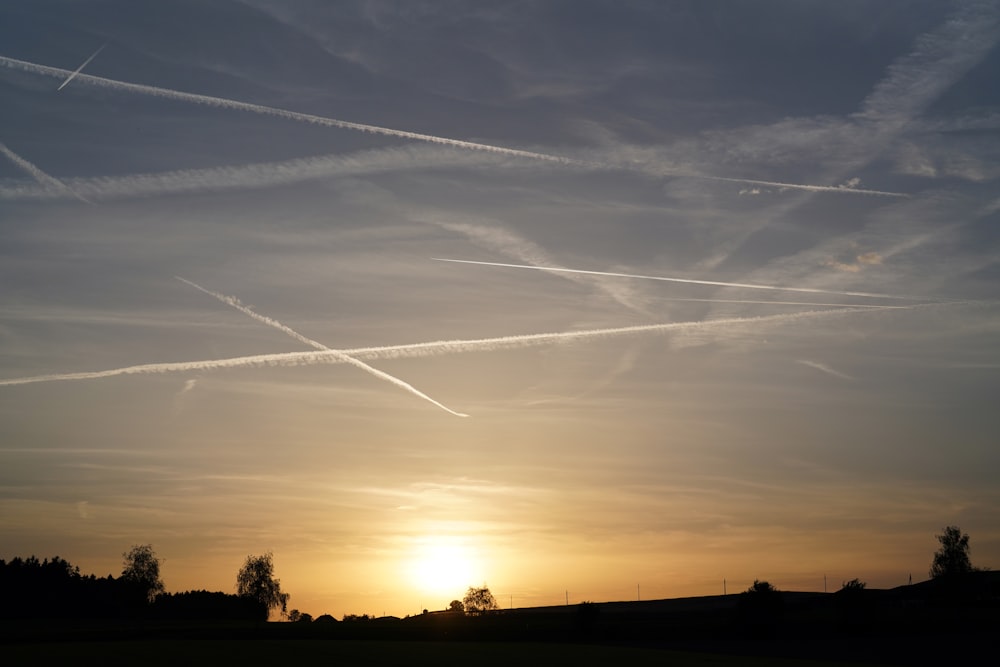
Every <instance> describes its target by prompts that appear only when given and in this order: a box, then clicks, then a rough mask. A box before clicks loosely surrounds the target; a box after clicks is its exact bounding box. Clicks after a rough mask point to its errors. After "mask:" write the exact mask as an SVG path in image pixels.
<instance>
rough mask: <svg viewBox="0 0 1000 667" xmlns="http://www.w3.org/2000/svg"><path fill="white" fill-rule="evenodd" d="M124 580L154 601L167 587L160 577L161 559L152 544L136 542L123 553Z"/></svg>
mask: <svg viewBox="0 0 1000 667" xmlns="http://www.w3.org/2000/svg"><path fill="white" fill-rule="evenodd" d="M121 578H122V580H123V581H124V582H125V583H126V584H127V585H128V586H130V587H132V588H134V590H136V591H137V592H141V593H142V594H143V595H144V596H145V598H146V601H147V602H152V601H153V600H154V599H155V598H156V596H157V595H159V594H160V593H162V592H163V591H164V590H166V588H165V587H164V585H163V580H162V579H160V559H159V558H157V557H156V552H155V551H153V545H152V544H136V545H133V546H132V548H131V549H129V550H128V551H126V552H125V553H123V554H122V577H121Z"/></svg>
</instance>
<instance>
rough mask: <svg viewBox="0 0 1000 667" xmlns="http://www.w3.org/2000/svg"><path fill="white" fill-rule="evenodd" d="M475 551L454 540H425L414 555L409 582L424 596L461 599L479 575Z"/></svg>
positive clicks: (417, 547) (460, 541)
mask: <svg viewBox="0 0 1000 667" xmlns="http://www.w3.org/2000/svg"><path fill="white" fill-rule="evenodd" d="M479 569H480V568H479V564H478V562H477V557H476V553H475V549H473V548H472V547H470V546H469V545H467V544H464V543H463V542H462V540H460V539H457V538H447V537H446V538H426V539H424V540H421V541H420V542H419V543H418V544H417V545H416V549H415V551H414V555H413V560H412V562H411V564H410V581H411V582H412V583H413V585H414V587H416V588H418V589H420V590H421V591H424V592H426V593H436V594H441V595H445V596H448V595H451V596H455V597H461V594H462V593H463V592H464V591H465V589H466V588H468V587H469V586H470V585H471V584H473V583H476V582H477V581H478V579H476V577H477V575H479V574H480V573H479V572H478V570H479Z"/></svg>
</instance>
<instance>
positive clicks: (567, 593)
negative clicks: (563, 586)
mask: <svg viewBox="0 0 1000 667" xmlns="http://www.w3.org/2000/svg"><path fill="white" fill-rule="evenodd" d="M566 606H567V607H568V606H569V590H567V591H566Z"/></svg>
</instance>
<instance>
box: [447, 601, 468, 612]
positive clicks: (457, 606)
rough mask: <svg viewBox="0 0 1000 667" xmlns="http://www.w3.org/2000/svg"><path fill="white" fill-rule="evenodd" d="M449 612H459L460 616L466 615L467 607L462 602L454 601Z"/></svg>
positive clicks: (449, 605) (449, 607) (449, 606)
mask: <svg viewBox="0 0 1000 667" xmlns="http://www.w3.org/2000/svg"><path fill="white" fill-rule="evenodd" d="M448 611H454V612H458V613H459V614H464V613H465V605H464V604H462V601H461V600H452V601H451V602H450V603H448Z"/></svg>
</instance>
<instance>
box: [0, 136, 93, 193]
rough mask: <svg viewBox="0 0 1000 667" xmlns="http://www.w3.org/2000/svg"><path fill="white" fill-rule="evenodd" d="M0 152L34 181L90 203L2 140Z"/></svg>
mask: <svg viewBox="0 0 1000 667" xmlns="http://www.w3.org/2000/svg"><path fill="white" fill-rule="evenodd" d="M0 153H3V154H4V155H5V156H6V157H7V159H8V160H10V161H11V162H13V163H14V164H16V165H17V166H18V167H20V168H21V169H23V170H24V171H26V172H27V173H29V174H30V175H31V176H32V178H34V179H35V180H36V181H38V183H39V184H40V185H42V186H43V187H46V188H53V189H56V190H60V191H62V192H68V193H69V194H71V195H73V196H74V197H76V198H77V199H79V200H80V201H82V202H84V203H87V204H90V203H91V202H89V201H87V200H86V199H84V198H83V197H81V196H80V195H79V194H77V193H76V192H75V191H74V190H73V189H72V188H70V187H69V186H68V185H66V184H65V183H63V182H62V181H60V180H59V179H58V178H56V177H55V176H50V175H49V174H46V173H45V172H44V171H42V170H41V169H39V168H38V167H37V166H36V165H34V164H32V163H31V162H28V161H27V160H25V159H24V158H23V157H21V156H20V155H18V154H17V153H15V152H14V151H12V150H11V149H9V148H7V146H6V144H4V143H2V142H0Z"/></svg>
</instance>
